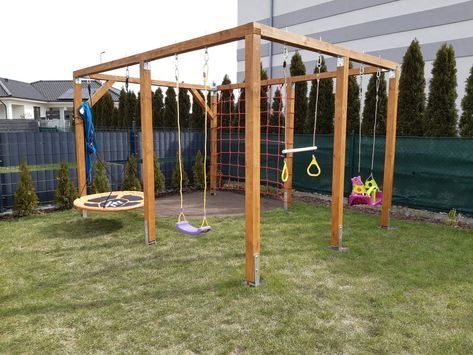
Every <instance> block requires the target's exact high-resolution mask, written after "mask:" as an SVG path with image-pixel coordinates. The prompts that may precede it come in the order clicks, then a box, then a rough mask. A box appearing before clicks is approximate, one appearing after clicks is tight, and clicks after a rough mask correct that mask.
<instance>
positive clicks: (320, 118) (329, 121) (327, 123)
mask: <svg viewBox="0 0 473 355" xmlns="http://www.w3.org/2000/svg"><path fill="white" fill-rule="evenodd" d="M320 65H321V67H320V72H322V73H323V72H326V71H327V65H326V64H325V59H324V57H323V56H321V63H320ZM317 72H318V69H317V66H316V67H315V68H314V73H317ZM316 95H317V80H313V81H312V85H311V88H310V95H309V108H308V114H307V118H306V120H305V132H306V133H313V130H314V116H315V101H316ZM334 100H335V99H334V96H333V80H332V79H323V80H320V81H319V101H318V104H317V133H322V134H328V133H332V132H333V116H334V114H335V101H334Z"/></svg>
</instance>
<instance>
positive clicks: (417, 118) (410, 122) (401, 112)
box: [397, 39, 425, 136]
mask: <svg viewBox="0 0 473 355" xmlns="http://www.w3.org/2000/svg"><path fill="white" fill-rule="evenodd" d="M424 66H425V63H424V58H423V56H422V51H421V49H420V44H419V41H418V40H417V39H414V40H413V41H412V42H411V44H410V46H409V48H408V49H407V51H406V54H404V58H403V60H402V67H401V68H402V71H401V78H400V79H399V99H398V100H399V102H398V111H397V133H398V134H399V135H401V136H423V135H424V123H423V119H424V111H425V77H424Z"/></svg>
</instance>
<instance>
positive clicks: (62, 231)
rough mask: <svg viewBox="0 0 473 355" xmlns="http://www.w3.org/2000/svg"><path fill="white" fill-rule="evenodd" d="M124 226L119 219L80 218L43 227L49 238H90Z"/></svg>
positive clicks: (43, 231)
mask: <svg viewBox="0 0 473 355" xmlns="http://www.w3.org/2000/svg"><path fill="white" fill-rule="evenodd" d="M122 228H123V222H122V221H120V220H117V219H106V218H97V219H78V220H75V221H72V222H67V223H54V224H50V225H47V226H45V227H44V228H43V229H42V233H43V234H44V235H45V236H47V237H48V238H66V239H89V238H97V237H100V236H103V235H106V234H110V233H113V232H116V231H118V230H120V229H122Z"/></svg>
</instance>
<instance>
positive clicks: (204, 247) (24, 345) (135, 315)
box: [0, 203, 473, 354]
mask: <svg viewBox="0 0 473 355" xmlns="http://www.w3.org/2000/svg"><path fill="white" fill-rule="evenodd" d="M158 213H159V208H158ZM105 217H106V219H105ZM174 222H175V220H174V219H172V218H171V219H169V218H168V219H158V225H157V230H158V244H157V245H156V246H151V247H146V246H144V244H143V222H142V218H141V215H140V212H129V213H127V214H107V215H106V216H105V215H101V214H96V215H93V216H91V217H90V218H89V219H88V220H86V221H83V220H81V219H80V218H79V216H78V214H77V212H74V211H68V212H58V213H52V214H46V215H41V216H34V217H28V218H23V219H20V220H14V221H3V222H0V241H1V243H0V285H1V286H0V305H1V307H0V334H1V337H0V352H1V353H11V352H15V353H24V352H27V353H31V352H36V353H50V352H73V353H87V352H106V353H109V352H132V353H136V352H139V353H142V352H158V351H159V352H164V353H186V352H187V353H190V352H194V353H231V352H233V353H234V354H236V353H273V354H274V353H277V354H279V353H314V352H322V353H376V354H382V353H462V354H466V353H471V351H472V349H473V283H472V277H473V276H472V275H473V263H472V260H473V233H472V231H471V230H470V231H467V230H459V229H454V228H450V227H447V226H438V225H426V224H420V223H414V222H405V221H393V225H394V226H395V227H397V229H396V230H394V231H385V230H381V229H378V228H377V218H375V217H373V216H366V215H362V214H359V213H356V212H348V213H347V214H346V219H345V240H346V243H347V245H348V246H349V248H350V249H349V251H348V252H346V253H338V252H333V251H331V250H329V249H328V248H327V245H328V240H329V229H330V211H329V210H328V209H327V208H325V207H317V206H313V205H306V204H301V203H299V204H296V205H295V208H294V210H293V211H292V212H290V213H288V214H286V213H284V212H283V211H282V210H275V211H271V212H268V213H265V214H264V215H263V217H262V244H261V245H262V247H261V254H262V275H263V277H264V285H263V286H262V287H260V288H257V289H255V288H250V287H247V286H245V285H243V284H242V279H243V275H244V220H243V218H219V219H216V218H212V219H211V224H212V227H213V231H212V232H211V233H209V234H207V235H204V236H202V237H200V238H195V237H189V236H185V235H181V234H177V233H176V232H175V231H174Z"/></svg>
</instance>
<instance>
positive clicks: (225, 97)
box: [218, 74, 235, 127]
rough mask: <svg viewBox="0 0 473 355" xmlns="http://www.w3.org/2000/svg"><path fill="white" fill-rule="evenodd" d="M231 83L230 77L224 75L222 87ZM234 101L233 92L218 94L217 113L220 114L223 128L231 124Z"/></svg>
mask: <svg viewBox="0 0 473 355" xmlns="http://www.w3.org/2000/svg"><path fill="white" fill-rule="evenodd" d="M231 83H232V81H231V80H230V77H229V76H228V75H227V74H225V76H224V77H223V80H222V85H227V84H231ZM234 101H235V96H234V95H233V90H224V91H222V93H221V94H220V98H219V103H218V105H219V111H220V114H221V117H222V118H221V121H222V122H221V125H222V126H223V127H228V126H229V125H230V123H232V116H233V115H232V114H233V111H234V109H233V103H234Z"/></svg>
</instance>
